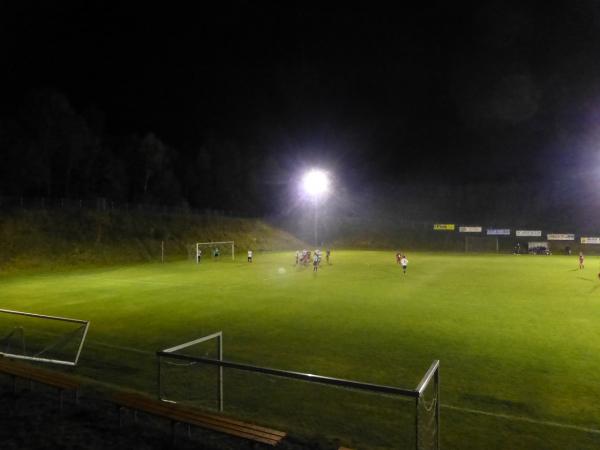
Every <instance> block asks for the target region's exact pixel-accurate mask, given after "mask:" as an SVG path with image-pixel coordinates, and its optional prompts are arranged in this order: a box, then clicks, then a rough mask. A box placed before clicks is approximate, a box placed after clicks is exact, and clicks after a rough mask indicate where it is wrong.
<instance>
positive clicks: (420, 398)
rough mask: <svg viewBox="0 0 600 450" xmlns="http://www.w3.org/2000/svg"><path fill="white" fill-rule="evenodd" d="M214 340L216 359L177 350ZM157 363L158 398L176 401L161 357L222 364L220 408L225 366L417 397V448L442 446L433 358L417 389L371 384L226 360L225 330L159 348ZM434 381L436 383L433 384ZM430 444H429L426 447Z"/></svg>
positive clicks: (436, 364)
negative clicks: (426, 424)
mask: <svg viewBox="0 0 600 450" xmlns="http://www.w3.org/2000/svg"><path fill="white" fill-rule="evenodd" d="M211 339H217V342H218V351H219V357H218V359H213V358H204V357H198V356H189V355H184V354H181V353H177V351H178V350H182V349H184V348H186V347H190V346H192V345H194V344H198V343H201V342H206V341H208V340H211ZM156 356H157V362H158V397H159V399H160V400H163V401H168V402H173V403H176V402H174V401H173V400H171V399H165V398H163V397H162V392H163V386H162V376H161V368H162V364H161V360H162V358H169V359H176V360H179V361H185V362H188V363H199V364H206V365H209V366H217V367H219V379H218V384H217V389H218V391H217V398H218V403H219V410H220V411H223V368H224V367H227V368H231V369H237V370H242V371H247V372H253V373H258V374H264V375H271V376H275V377H281V378H288V379H295V380H301V381H306V382H309V383H315V384H322V385H329V386H337V387H341V388H346V389H354V390H360V391H366V392H372V393H378V394H389V395H396V396H399V397H404V398H408V399H411V398H412V399H414V402H415V424H414V426H415V449H416V450H422V449H426V448H427V449H431V450H439V448H440V392H439V389H440V361H439V360H434V361H433V363H432V364H431V366H430V367H429V369H428V370H427V372H426V373H425V375H424V376H423V378H422V379H421V381H420V382H419V384H418V385H417V387H416V388H415V389H404V388H400V387H395V386H387V385H381V384H372V383H364V382H360V381H353V380H346V379H342V378H333V377H326V376H321V375H314V374H310V373H303V372H293V371H289V370H281V369H272V368H268V367H261V366H255V365H251V364H244V363H238V362H233V361H226V360H224V359H223V333H222V332H221V331H219V332H217V333H213V334H211V335H208V336H205V337H202V338H199V339H196V340H194V341H190V342H186V343H184V344H181V345H178V346H175V347H171V348H168V349H165V350H159V351H157V352H156ZM432 384H433V386H432ZM429 387H432V388H433V389H434V401H432V402H431V403H430V408H431V409H433V411H431V409H427V407H426V406H425V408H426V410H427V411H431V412H432V413H433V420H434V422H435V430H436V431H435V437H434V439H433V441H432V442H430V443H428V444H425V443H424V441H425V439H424V437H423V436H422V433H421V431H420V427H421V425H422V423H421V417H420V410H421V407H422V406H423V404H425V398H424V397H425V392H426V391H427V389H428V388H429ZM425 445H427V446H425Z"/></svg>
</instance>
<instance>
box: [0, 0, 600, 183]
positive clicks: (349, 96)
mask: <svg viewBox="0 0 600 450" xmlns="http://www.w3.org/2000/svg"><path fill="white" fill-rule="evenodd" d="M13 3H15V4H14V5H11V6H7V5H6V4H5V5H3V6H2V7H1V8H2V9H0V17H1V19H0V20H1V23H2V36H1V38H0V42H1V44H0V45H1V46H2V50H3V51H2V54H3V65H2V66H3V76H4V82H3V83H2V89H1V91H0V92H1V94H2V98H3V101H2V104H1V108H2V109H1V113H2V115H3V117H10V116H11V115H13V114H16V111H17V110H18V108H19V105H20V104H21V102H22V100H23V98H24V96H26V95H27V93H28V92H30V91H31V90H32V89H38V88H51V89H55V90H57V91H60V92H62V93H64V95H65V96H66V97H67V98H68V99H69V101H70V102H71V103H72V105H73V106H74V108H75V109H76V110H78V111H83V110H85V109H86V108H89V107H91V106H93V107H94V108H96V109H97V110H99V111H102V114H103V115H104V117H105V118H106V120H105V126H106V130H107V132H108V133H110V134H111V135H114V136H120V135H128V134H132V133H138V134H140V135H143V134H144V133H147V132H153V133H155V134H156V135H157V136H158V137H159V138H160V139H161V140H162V141H164V142H165V143H167V144H168V145H172V146H173V147H175V148H177V149H178V151H179V154H180V155H181V156H182V158H183V159H185V158H186V157H188V156H189V157H192V156H193V153H194V151H195V150H194V149H195V148H196V147H197V145H199V143H201V142H204V141H206V140H207V139H211V138H218V139H234V140H236V142H238V143H239V145H240V146H241V147H242V148H243V149H244V151H247V152H255V153H256V155H258V157H259V158H262V159H264V160H265V161H266V160H267V159H268V157H273V156H274V157H275V158H277V159H278V161H279V163H280V164H281V165H282V166H286V165H288V166H291V165H295V164H306V165H310V164H314V163H321V164H324V165H326V166H327V167H333V168H334V169H335V170H337V171H338V172H341V173H344V174H347V175H348V174H350V177H349V178H352V177H353V176H355V177H356V178H357V179H361V180H363V181H364V180H365V179H375V178H377V179H378V180H386V181H389V182H394V181H400V180H403V181H404V182H407V181H408V182H410V181H411V180H423V179H426V180H431V181H432V182H435V181H436V180H437V181H440V182H444V183H450V184H453V183H454V184H462V183H467V182H492V183H493V182H499V183H504V182H507V181H511V180H517V181H519V180H527V179H532V178H534V179H537V178H556V177H562V176H564V175H565V174H566V173H569V174H570V175H574V174H575V175H576V176H582V177H583V176H587V175H589V171H590V170H591V169H590V167H591V166H590V163H594V164H598V163H600V158H598V157H597V153H598V151H597V148H598V145H597V142H596V141H597V138H600V131H599V130H598V127H599V126H600V123H598V119H599V118H600V58H599V56H600V3H597V2H594V1H565V2H549V3H548V4H546V3H539V2H501V1H493V2H473V3H468V2H427V3H426V4H423V5H421V6H416V5H413V6H405V7H400V4H397V5H396V7H394V8H392V7H391V6H386V5H385V4H381V5H370V6H360V7H350V6H349V4H347V3H343V4H339V5H337V6H324V5H322V4H320V3H311V2H301V3H289V2H244V1H228V2H218V3H219V4H218V6H217V5H214V4H210V3H214V2H209V3H208V4H204V3H196V4H194V6H192V4H186V3H180V4H173V3H169V2H167V3H164V2H163V3H160V4H156V5H154V3H153V2H148V3H146V4H139V5H137V6H124V5H123V4H122V3H123V2H114V3H108V2H80V3H76V4H71V5H68V4H54V3H47V2H46V3H40V4H39V5H33V4H29V5H22V4H21V3H20V2H13ZM153 5H154V6H153ZM599 170H600V169H599Z"/></svg>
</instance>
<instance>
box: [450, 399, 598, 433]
mask: <svg viewBox="0 0 600 450" xmlns="http://www.w3.org/2000/svg"><path fill="white" fill-rule="evenodd" d="M440 406H441V407H442V408H444V409H451V410H454V411H460V412H466V413H469V414H479V415H482V416H489V417H496V418H499V419H506V420H511V421H514V422H527V423H532V424H535V425H544V426H547V427H555V428H563V429H569V430H575V431H581V432H584V433H591V434H600V430H598V429H596V428H588V427H582V426H580V425H570V424H568V423H561V422H553V421H551V420H539V419H532V418H530V417H525V416H513V415H511V414H502V413H494V412H490V411H482V410H479V409H471V408H461V407H460V406H453V405H447V404H444V403H442V404H441V405H440Z"/></svg>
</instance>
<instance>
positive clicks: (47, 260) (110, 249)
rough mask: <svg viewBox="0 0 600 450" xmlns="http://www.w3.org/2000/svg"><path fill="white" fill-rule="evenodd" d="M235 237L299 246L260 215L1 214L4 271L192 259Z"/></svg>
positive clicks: (239, 242)
mask: <svg viewBox="0 0 600 450" xmlns="http://www.w3.org/2000/svg"><path fill="white" fill-rule="evenodd" d="M223 240H233V241H235V243H236V249H237V250H238V251H240V252H242V251H244V250H246V249H249V248H251V249H253V250H255V251H259V252H260V251H272V250H284V249H295V248H300V247H302V246H303V245H304V244H302V243H301V242H300V241H298V240H297V239H296V238H295V237H293V236H292V235H290V234H289V233H286V232H284V231H281V230H279V229H276V228H274V227H272V226H269V225H268V224H266V223H265V222H262V221H260V220H256V219H241V218H233V217H224V216H216V215H210V216H208V215H207V216H197V215H158V214H145V213H140V212H123V211H119V212H110V211H90V210H75V211H64V210H49V211H42V210H40V211H19V212H12V213H3V214H2V215H0V272H12V271H15V270H23V269H36V268H40V269H58V268H64V267H69V266H81V265H108V264H123V263H136V262H152V261H160V258H161V242H162V241H164V242H165V260H166V261H174V260H181V259H184V258H187V257H188V255H189V253H190V249H191V246H192V245H193V244H194V243H195V242H198V241H223Z"/></svg>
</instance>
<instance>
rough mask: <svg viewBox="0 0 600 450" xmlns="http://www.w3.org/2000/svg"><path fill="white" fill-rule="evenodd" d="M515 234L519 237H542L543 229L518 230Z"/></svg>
mask: <svg viewBox="0 0 600 450" xmlns="http://www.w3.org/2000/svg"><path fill="white" fill-rule="evenodd" d="M515 235H516V236H517V237H541V236H542V230H517V231H516V232H515Z"/></svg>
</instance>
